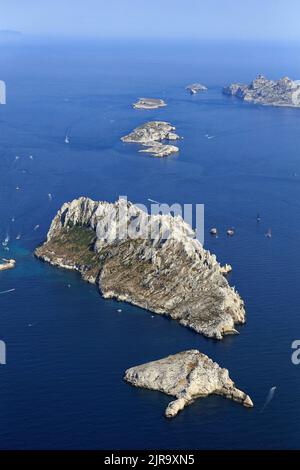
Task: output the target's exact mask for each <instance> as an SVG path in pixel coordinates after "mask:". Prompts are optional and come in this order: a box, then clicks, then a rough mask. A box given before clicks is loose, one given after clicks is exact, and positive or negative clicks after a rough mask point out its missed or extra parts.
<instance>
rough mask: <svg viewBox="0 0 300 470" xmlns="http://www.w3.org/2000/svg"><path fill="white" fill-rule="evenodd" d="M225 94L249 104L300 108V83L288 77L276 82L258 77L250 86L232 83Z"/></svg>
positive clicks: (224, 89) (225, 90)
mask: <svg viewBox="0 0 300 470" xmlns="http://www.w3.org/2000/svg"><path fill="white" fill-rule="evenodd" d="M223 93H224V94H226V95H230V96H236V97H237V98H240V99H242V100H244V101H247V102H249V103H256V104H263V105H269V106H290V107H300V82H299V81H297V80H296V81H294V80H291V79H290V78H288V77H284V78H281V79H280V80H277V81H276V80H268V79H267V78H266V77H264V76H263V75H258V77H257V78H256V79H255V80H253V81H252V82H251V83H250V85H244V84H240V83H232V84H231V85H229V86H227V87H224V88H223Z"/></svg>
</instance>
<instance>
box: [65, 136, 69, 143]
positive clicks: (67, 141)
mask: <svg viewBox="0 0 300 470" xmlns="http://www.w3.org/2000/svg"><path fill="white" fill-rule="evenodd" d="M69 143H70V140H69V136H68V134H67V135H66V137H65V144H69Z"/></svg>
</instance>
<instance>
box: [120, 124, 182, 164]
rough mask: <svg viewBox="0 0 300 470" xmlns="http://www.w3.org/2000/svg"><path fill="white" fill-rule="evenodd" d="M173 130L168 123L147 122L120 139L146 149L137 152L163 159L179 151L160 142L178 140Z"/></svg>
mask: <svg viewBox="0 0 300 470" xmlns="http://www.w3.org/2000/svg"><path fill="white" fill-rule="evenodd" d="M175 130H176V128H175V127H174V126H172V125H171V124H170V123H169V122H165V121H149V122H147V123H145V124H143V125H142V126H139V127H137V128H136V129H134V130H133V131H132V132H130V134H128V135H125V136H124V137H122V138H121V140H122V141H123V142H127V143H135V144H141V145H143V146H144V147H146V148H145V149H142V150H139V152H147V153H150V154H151V155H152V156H154V157H165V156H167V155H170V154H172V153H176V152H178V151H179V148H178V147H176V146H175V145H170V144H167V143H164V142H162V141H165V140H167V141H170V140H178V139H179V136H178V135H177V134H176V133H175V132H174V131H175Z"/></svg>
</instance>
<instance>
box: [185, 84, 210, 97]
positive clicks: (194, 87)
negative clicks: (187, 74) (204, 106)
mask: <svg viewBox="0 0 300 470" xmlns="http://www.w3.org/2000/svg"><path fill="white" fill-rule="evenodd" d="M185 89H186V90H187V91H188V92H189V93H190V94H191V95H196V94H197V93H201V92H203V91H207V90H208V88H207V87H206V86H205V85H202V83H192V84H191V85H187V86H186V87H185Z"/></svg>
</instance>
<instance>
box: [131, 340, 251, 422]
mask: <svg viewBox="0 0 300 470" xmlns="http://www.w3.org/2000/svg"><path fill="white" fill-rule="evenodd" d="M124 379H125V380H126V381H127V382H129V383H130V384H132V385H134V386H135V387H142V388H146V389H149V390H158V391H160V392H163V393H166V394H167V395H171V396H173V397H175V398H176V400H174V401H171V402H170V403H169V404H168V406H167V408H166V410H165V416H166V417H167V418H173V417H174V416H176V415H177V413H178V412H179V411H180V410H182V409H183V408H184V407H185V406H188V405H190V404H191V403H193V401H195V400H196V399H197V398H202V397H206V396H208V395H212V394H215V395H222V396H224V397H226V398H229V399H230V400H234V401H237V402H239V403H242V404H243V405H244V406H246V407H248V408H251V407H253V403H252V400H251V398H250V397H249V396H248V395H246V394H245V393H244V392H242V391H241V390H239V389H238V388H236V387H235V384H234V382H233V381H232V380H231V379H230V377H229V372H228V370H227V369H222V368H221V367H220V366H219V365H218V364H217V363H216V362H213V361H212V360H211V359H210V358H209V357H208V356H206V355H205V354H202V353H200V352H199V351H198V350H197V349H192V350H189V351H183V352H180V353H178V354H174V355H172V356H168V357H166V358H164V359H160V360H158V361H153V362H148V363H147V364H142V365H140V366H136V367H132V368H130V369H128V370H127V371H126V372H125V377H124Z"/></svg>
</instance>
